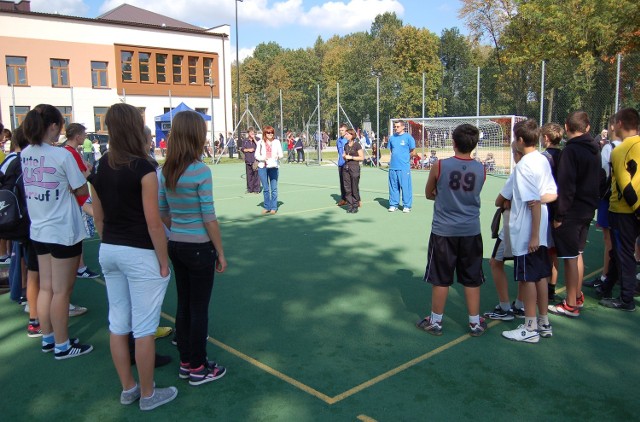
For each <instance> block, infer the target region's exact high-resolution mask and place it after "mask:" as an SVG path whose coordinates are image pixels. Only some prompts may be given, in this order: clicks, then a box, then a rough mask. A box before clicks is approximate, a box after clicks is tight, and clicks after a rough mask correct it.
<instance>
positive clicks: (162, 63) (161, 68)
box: [156, 53, 167, 83]
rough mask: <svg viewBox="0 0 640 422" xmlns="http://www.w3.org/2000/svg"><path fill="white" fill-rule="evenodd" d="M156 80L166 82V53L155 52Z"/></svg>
mask: <svg viewBox="0 0 640 422" xmlns="http://www.w3.org/2000/svg"><path fill="white" fill-rule="evenodd" d="M156 81H158V83H167V55H166V54H160V53H156Z"/></svg>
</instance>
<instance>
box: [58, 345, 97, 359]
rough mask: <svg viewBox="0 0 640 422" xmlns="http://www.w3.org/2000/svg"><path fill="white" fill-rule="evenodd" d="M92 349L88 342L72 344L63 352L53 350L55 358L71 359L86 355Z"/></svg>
mask: <svg viewBox="0 0 640 422" xmlns="http://www.w3.org/2000/svg"><path fill="white" fill-rule="evenodd" d="M92 350H93V346H92V345H90V344H74V345H72V346H71V347H69V348H68V349H67V350H66V351H65V352H55V358H56V360H63V359H71V358H75V357H78V356H82V355H86V354H87V353H89V352H91V351H92Z"/></svg>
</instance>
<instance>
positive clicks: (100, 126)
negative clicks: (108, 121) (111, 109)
mask: <svg viewBox="0 0 640 422" xmlns="http://www.w3.org/2000/svg"><path fill="white" fill-rule="evenodd" d="M107 109H108V107H94V108H93V122H94V124H95V131H96V132H106V131H107V125H105V124H104V116H105V115H106V114H107Z"/></svg>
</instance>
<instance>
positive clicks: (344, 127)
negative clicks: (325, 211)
mask: <svg viewBox="0 0 640 422" xmlns="http://www.w3.org/2000/svg"><path fill="white" fill-rule="evenodd" d="M339 131H340V135H339V136H338V140H337V141H336V147H337V148H338V176H339V177H340V202H338V206H339V207H341V206H343V205H347V197H346V196H345V192H344V183H343V180H342V168H343V167H344V164H345V161H344V158H343V157H342V154H343V153H344V145H345V144H346V143H347V140H346V139H345V138H344V134H345V133H346V132H347V125H345V124H344V123H343V124H341V125H340V129H339Z"/></svg>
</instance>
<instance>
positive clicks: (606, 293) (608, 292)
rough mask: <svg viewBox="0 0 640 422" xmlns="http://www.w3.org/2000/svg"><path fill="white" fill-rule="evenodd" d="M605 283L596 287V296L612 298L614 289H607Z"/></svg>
mask: <svg viewBox="0 0 640 422" xmlns="http://www.w3.org/2000/svg"><path fill="white" fill-rule="evenodd" d="M604 286H605V285H604V284H603V285H601V286H598V287H596V296H597V297H598V299H612V298H613V297H612V294H613V291H612V290H613V289H607V288H605V287H604Z"/></svg>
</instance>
